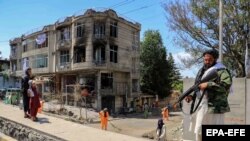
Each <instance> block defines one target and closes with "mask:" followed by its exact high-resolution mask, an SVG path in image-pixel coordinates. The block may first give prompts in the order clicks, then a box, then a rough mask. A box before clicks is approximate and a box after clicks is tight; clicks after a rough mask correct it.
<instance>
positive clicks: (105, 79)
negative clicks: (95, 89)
mask: <svg viewBox="0 0 250 141" xmlns="http://www.w3.org/2000/svg"><path fill="white" fill-rule="evenodd" d="M112 88H113V74H112V73H101V89H112Z"/></svg>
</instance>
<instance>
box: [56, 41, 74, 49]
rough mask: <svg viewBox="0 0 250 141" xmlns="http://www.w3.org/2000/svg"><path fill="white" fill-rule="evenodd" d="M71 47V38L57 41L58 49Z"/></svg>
mask: <svg viewBox="0 0 250 141" xmlns="http://www.w3.org/2000/svg"><path fill="white" fill-rule="evenodd" d="M70 47H71V40H70V39H68V40H59V41H58V42H57V48H58V49H65V48H66V49H68V48H70Z"/></svg>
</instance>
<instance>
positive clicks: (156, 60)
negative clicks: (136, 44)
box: [140, 30, 175, 97]
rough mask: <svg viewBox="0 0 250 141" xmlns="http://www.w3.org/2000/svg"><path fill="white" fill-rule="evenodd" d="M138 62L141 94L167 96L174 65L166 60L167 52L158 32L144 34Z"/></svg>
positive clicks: (150, 31)
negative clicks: (139, 61)
mask: <svg viewBox="0 0 250 141" xmlns="http://www.w3.org/2000/svg"><path fill="white" fill-rule="evenodd" d="M140 60H141V90H142V92H144V93H149V94H152V95H155V94H158V95H159V96H160V97H166V96H167V95H169V93H170V91H171V90H172V83H173V82H172V81H173V78H174V76H173V75H174V74H175V72H174V71H172V70H171V69H172V68H174V67H173V66H172V65H174V63H172V64H171V63H169V62H168V60H167V51H166V48H165V47H164V46H163V42H162V38H161V35H160V33H159V31H155V30H148V31H146V32H145V33H144V39H143V41H142V42H141V54H140ZM172 61H173V60H172Z"/></svg>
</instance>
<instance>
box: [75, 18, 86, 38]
mask: <svg viewBox="0 0 250 141" xmlns="http://www.w3.org/2000/svg"><path fill="white" fill-rule="evenodd" d="M84 28H85V26H84V23H80V22H78V23H76V24H75V29H76V30H75V31H76V35H75V37H76V38H80V37H83V35H84Z"/></svg>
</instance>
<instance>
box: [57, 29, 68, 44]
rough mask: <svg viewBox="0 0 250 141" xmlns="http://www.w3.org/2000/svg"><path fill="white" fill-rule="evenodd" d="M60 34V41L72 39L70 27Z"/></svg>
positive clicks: (62, 30)
mask: <svg viewBox="0 0 250 141" xmlns="http://www.w3.org/2000/svg"><path fill="white" fill-rule="evenodd" d="M59 33H60V36H59V40H60V41H65V40H69V39H70V28H69V27H66V28H63V29H61V30H60V31H59Z"/></svg>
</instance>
